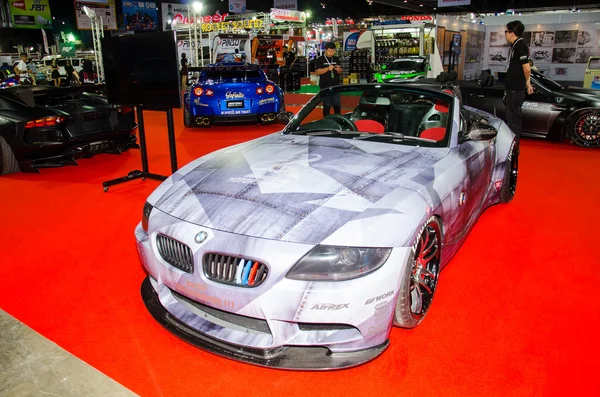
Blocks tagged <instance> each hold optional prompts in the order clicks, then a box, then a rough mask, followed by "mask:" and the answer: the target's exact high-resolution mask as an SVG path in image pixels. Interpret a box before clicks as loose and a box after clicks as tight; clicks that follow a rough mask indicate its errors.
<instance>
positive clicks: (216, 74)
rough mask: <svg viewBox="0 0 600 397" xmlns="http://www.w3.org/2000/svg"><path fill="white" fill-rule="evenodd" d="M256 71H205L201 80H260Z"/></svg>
mask: <svg viewBox="0 0 600 397" xmlns="http://www.w3.org/2000/svg"><path fill="white" fill-rule="evenodd" d="M260 77H261V75H260V72H259V71H258V70H227V69H223V70H206V71H204V72H202V78H201V80H244V79H256V78H260Z"/></svg>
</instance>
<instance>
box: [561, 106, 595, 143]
mask: <svg viewBox="0 0 600 397" xmlns="http://www.w3.org/2000/svg"><path fill="white" fill-rule="evenodd" d="M568 130H569V138H571V142H573V143H574V144H575V145H577V146H580V147H585V148H599V147H600V111H599V110H583V111H581V112H579V113H577V114H576V115H575V116H574V117H573V120H572V121H571V122H570V123H569V128H568Z"/></svg>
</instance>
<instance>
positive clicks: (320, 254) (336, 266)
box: [286, 246, 392, 281]
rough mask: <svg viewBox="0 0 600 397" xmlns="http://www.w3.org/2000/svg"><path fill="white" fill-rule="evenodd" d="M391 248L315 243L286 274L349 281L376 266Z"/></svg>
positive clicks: (381, 262) (312, 279) (315, 278)
mask: <svg viewBox="0 0 600 397" xmlns="http://www.w3.org/2000/svg"><path fill="white" fill-rule="evenodd" d="M391 251H392V249H391V248H356V247H332V246H317V247H315V248H314V249H313V250H312V251H310V252H309V253H308V254H306V255H304V257H303V258H302V259H300V261H298V263H296V264H295V265H294V266H293V267H292V268H291V269H290V271H289V272H288V274H287V275H286V277H287V278H291V279H294V280H306V281H343V280H351V279H353V278H358V277H362V276H364V275H366V274H368V273H371V272H372V271H375V270H377V269H379V268H380V267H381V265H383V264H384V263H385V261H386V260H387V259H388V257H389V256H390V252H391Z"/></svg>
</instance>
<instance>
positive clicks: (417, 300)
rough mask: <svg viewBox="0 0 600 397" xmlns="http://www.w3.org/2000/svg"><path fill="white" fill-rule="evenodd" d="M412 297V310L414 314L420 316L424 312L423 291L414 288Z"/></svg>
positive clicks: (411, 293)
mask: <svg viewBox="0 0 600 397" xmlns="http://www.w3.org/2000/svg"><path fill="white" fill-rule="evenodd" d="M410 296H411V298H412V299H411V305H410V310H411V311H412V312H413V314H419V313H421V311H422V310H423V294H422V293H421V290H420V289H419V288H417V287H414V288H413V289H412V291H411V292H410Z"/></svg>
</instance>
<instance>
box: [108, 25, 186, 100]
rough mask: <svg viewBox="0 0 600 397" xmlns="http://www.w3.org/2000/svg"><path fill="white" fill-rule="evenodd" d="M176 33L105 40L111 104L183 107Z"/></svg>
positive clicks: (145, 34) (117, 37)
mask: <svg viewBox="0 0 600 397" xmlns="http://www.w3.org/2000/svg"><path fill="white" fill-rule="evenodd" d="M175 40H176V38H175V32H152V33H142V34H134V35H126V36H115V37H105V38H104V39H102V57H103V60H104V75H105V80H106V94H107V97H108V102H109V103H111V104H116V105H143V106H146V107H151V108H160V109H170V108H180V107H181V91H180V86H181V85H180V81H181V79H180V78H179V64H178V59H177V44H176V41H175Z"/></svg>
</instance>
